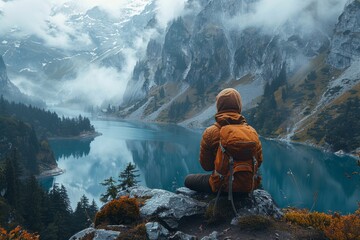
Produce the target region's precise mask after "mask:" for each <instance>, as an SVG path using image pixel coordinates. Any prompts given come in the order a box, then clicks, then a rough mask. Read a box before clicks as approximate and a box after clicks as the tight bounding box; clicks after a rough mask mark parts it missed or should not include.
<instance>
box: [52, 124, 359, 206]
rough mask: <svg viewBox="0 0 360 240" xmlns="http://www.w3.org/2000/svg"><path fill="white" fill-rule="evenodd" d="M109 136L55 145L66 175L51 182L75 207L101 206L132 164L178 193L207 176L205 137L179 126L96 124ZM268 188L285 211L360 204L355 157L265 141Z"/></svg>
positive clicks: (150, 181)
mask: <svg viewBox="0 0 360 240" xmlns="http://www.w3.org/2000/svg"><path fill="white" fill-rule="evenodd" d="M93 124H94V125H95V128H96V129H97V131H99V132H101V133H102V134H103V135H101V136H99V137H97V138H96V139H95V140H94V141H91V142H87V143H84V142H81V143H80V142H72V141H69V142H66V141H65V142H62V141H61V142H59V141H53V142H51V144H52V146H53V148H54V151H55V152H56V156H58V164H59V167H60V168H63V169H65V170H66V172H65V173H64V174H63V175H60V176H56V177H55V178H51V179H47V180H46V181H47V183H45V184H48V186H51V184H52V183H53V182H57V183H60V184H64V185H65V187H66V188H67V189H68V192H69V197H70V200H71V204H72V206H73V207H74V206H75V205H76V202H77V201H79V199H80V197H81V195H82V194H86V195H87V196H88V197H89V198H90V199H92V198H94V199H95V200H96V201H98V202H99V198H100V194H101V193H103V192H104V187H103V186H101V185H100V182H102V181H103V180H104V179H105V178H108V177H110V176H113V177H115V178H117V176H118V174H119V173H120V171H122V170H123V169H124V168H125V166H126V165H127V164H128V163H129V162H132V163H135V164H136V165H137V166H138V168H139V170H140V175H141V177H140V178H141V179H140V181H141V182H140V184H142V185H146V186H148V187H151V188H162V189H167V190H173V189H174V188H176V187H180V186H183V181H184V178H185V176H186V175H187V174H189V173H198V172H203V170H202V169H201V167H200V164H199V162H198V156H199V143H200V138H201V132H193V131H189V130H187V129H184V128H182V127H179V126H175V125H157V124H144V123H140V122H115V121H93ZM262 143H263V151H264V164H263V166H262V169H261V172H262V175H263V179H264V180H263V187H264V188H265V189H266V190H268V191H269V192H270V193H271V194H272V195H273V197H274V198H275V200H276V201H277V203H278V204H279V205H280V206H281V207H284V206H288V205H289V206H297V207H306V208H309V209H311V208H313V209H314V210H318V211H328V210H337V211H342V212H352V211H354V210H355V209H356V207H357V201H359V200H360V199H359V196H360V192H359V189H360V187H359V184H360V181H359V180H360V177H359V175H356V174H354V175H353V174H352V173H353V172H355V171H359V170H360V169H358V168H359V167H357V166H356V164H355V161H354V160H353V159H351V158H348V157H344V158H339V157H337V156H335V155H333V154H328V153H324V152H322V151H320V150H317V149H314V148H310V147H307V146H302V145H287V144H283V143H279V142H275V141H267V140H262Z"/></svg>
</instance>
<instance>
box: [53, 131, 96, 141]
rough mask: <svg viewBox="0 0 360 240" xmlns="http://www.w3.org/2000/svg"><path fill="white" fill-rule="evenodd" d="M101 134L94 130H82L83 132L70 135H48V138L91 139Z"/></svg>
mask: <svg viewBox="0 0 360 240" xmlns="http://www.w3.org/2000/svg"><path fill="white" fill-rule="evenodd" d="M101 135H102V133H99V132H96V131H95V132H84V133H80V135H77V136H70V137H48V140H91V139H94V138H96V137H99V136H101Z"/></svg>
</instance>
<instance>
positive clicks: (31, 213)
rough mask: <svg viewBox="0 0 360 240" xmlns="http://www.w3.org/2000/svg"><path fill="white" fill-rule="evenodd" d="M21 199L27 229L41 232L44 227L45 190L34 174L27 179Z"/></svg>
mask: <svg viewBox="0 0 360 240" xmlns="http://www.w3.org/2000/svg"><path fill="white" fill-rule="evenodd" d="M21 200H22V204H21V205H22V206H23V207H22V209H21V213H22V216H23V218H24V220H25V221H24V222H25V224H26V227H27V229H29V230H31V231H35V232H40V230H41V229H42V228H43V224H42V216H41V214H42V212H41V206H42V205H43V204H44V190H43V189H41V187H40V186H39V184H38V182H37V180H36V178H35V177H34V176H31V177H30V178H29V179H28V180H27V181H26V183H25V187H24V189H23V190H22V198H21Z"/></svg>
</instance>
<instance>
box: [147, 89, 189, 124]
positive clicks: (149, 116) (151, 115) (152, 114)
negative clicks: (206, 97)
mask: <svg viewBox="0 0 360 240" xmlns="http://www.w3.org/2000/svg"><path fill="white" fill-rule="evenodd" d="M188 88H189V85H188V84H186V83H184V84H182V86H181V88H180V90H179V93H178V94H177V95H176V96H175V97H173V98H172V99H171V100H170V101H169V102H167V103H165V104H164V105H162V106H161V107H160V108H159V109H158V110H156V111H155V112H153V113H151V114H150V115H148V116H146V117H145V118H144V120H146V121H154V120H155V119H156V118H157V117H158V116H159V114H160V113H161V112H162V111H163V110H164V109H166V108H168V107H170V106H171V104H172V103H173V102H174V100H176V99H177V98H178V97H179V96H181V95H182V94H183V93H184V92H185V91H186V90H187V89H188Z"/></svg>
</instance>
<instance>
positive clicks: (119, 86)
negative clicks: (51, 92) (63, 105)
mask: <svg viewBox="0 0 360 240" xmlns="http://www.w3.org/2000/svg"><path fill="white" fill-rule="evenodd" d="M136 53H137V52H136V51H135V50H134V49H130V48H126V49H123V50H122V54H123V56H124V57H125V61H124V66H123V68H122V69H121V70H120V71H118V70H117V69H116V68H114V67H104V66H100V65H99V64H97V63H91V64H89V65H87V66H85V67H83V68H81V69H79V70H78V74H77V77H76V78H75V79H71V80H68V81H66V82H64V83H63V84H62V86H61V87H60V91H59V92H58V93H57V96H59V99H61V100H62V101H65V102H66V101H68V100H72V99H75V100H79V101H80V102H81V103H86V104H87V105H93V106H101V105H103V104H104V103H112V104H115V105H119V104H121V102H122V96H123V95H124V92H125V90H126V86H127V83H128V81H129V79H130V77H131V75H132V71H133V69H134V66H135V64H136V61H137V58H136Z"/></svg>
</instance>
